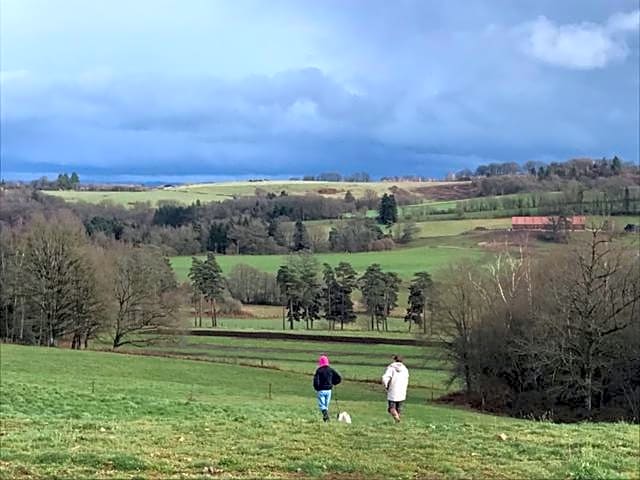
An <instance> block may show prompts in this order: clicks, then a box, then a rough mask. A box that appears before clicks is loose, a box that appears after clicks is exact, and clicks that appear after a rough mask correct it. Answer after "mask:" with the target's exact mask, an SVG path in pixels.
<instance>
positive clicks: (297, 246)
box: [293, 220, 311, 252]
mask: <svg viewBox="0 0 640 480" xmlns="http://www.w3.org/2000/svg"><path fill="white" fill-rule="evenodd" d="M310 248H311V243H310V242H309V234H308V233H307V229H306V227H305V226H304V223H302V220H297V221H296V223H295V227H294V231H293V251H294V252H301V251H303V250H309V249H310Z"/></svg>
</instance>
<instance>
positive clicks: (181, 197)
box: [46, 180, 465, 205]
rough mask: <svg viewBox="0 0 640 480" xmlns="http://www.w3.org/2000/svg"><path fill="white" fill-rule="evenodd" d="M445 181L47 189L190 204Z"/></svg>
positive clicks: (88, 198) (78, 197) (82, 196)
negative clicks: (132, 189)
mask: <svg viewBox="0 0 640 480" xmlns="http://www.w3.org/2000/svg"><path fill="white" fill-rule="evenodd" d="M443 183H444V182H315V181H310V182H307V181H295V180H267V181H262V182H221V183H203V184H193V185H180V186H175V187H159V188H153V189H149V190H145V191H142V192H120V191H99V192H98V191H72V190H69V191H62V190H60V191H47V192H46V193H47V194H50V195H54V196H56V197H60V198H64V199H65V200H68V201H72V202H77V201H84V202H89V203H99V202H102V201H111V202H114V203H119V204H123V205H129V204H133V203H136V202H149V203H151V204H152V205H157V204H158V202H161V201H173V202H178V203H184V204H191V203H193V202H195V201H196V200H200V202H203V203H204V202H219V201H222V200H226V199H229V198H233V197H236V196H250V195H255V194H256V189H259V191H261V192H262V193H263V194H267V193H275V194H280V192H282V191H283V190H284V191H286V192H287V193H288V194H289V195H306V194H320V195H323V196H326V197H329V198H331V197H333V198H343V197H344V195H345V193H346V192H347V190H350V191H351V193H352V194H353V195H354V196H356V197H362V196H363V195H364V192H365V191H366V190H373V191H375V192H376V193H378V194H379V195H382V194H383V193H391V190H390V188H391V187H393V186H394V185H395V186H398V187H400V188H402V189H404V190H407V191H409V192H412V193H417V194H419V190H417V189H423V188H425V187H431V186H437V185H442V184H443ZM460 183H465V182H446V185H456V184H460Z"/></svg>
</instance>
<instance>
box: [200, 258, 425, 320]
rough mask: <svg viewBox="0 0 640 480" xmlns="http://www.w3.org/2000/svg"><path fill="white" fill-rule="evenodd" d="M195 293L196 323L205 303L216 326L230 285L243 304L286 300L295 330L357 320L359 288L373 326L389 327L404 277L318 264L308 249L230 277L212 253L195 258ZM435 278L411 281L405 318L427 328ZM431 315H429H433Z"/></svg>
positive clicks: (286, 316) (288, 317)
mask: <svg viewBox="0 0 640 480" xmlns="http://www.w3.org/2000/svg"><path fill="white" fill-rule="evenodd" d="M189 279H190V281H191V287H192V289H193V291H194V292H195V293H196V295H195V297H194V315H195V324H196V326H202V312H203V311H204V309H203V307H202V305H203V304H204V305H205V309H206V310H207V311H208V312H209V315H210V318H211V326H212V327H215V326H216V325H217V321H216V319H217V316H216V304H217V303H220V302H221V301H223V300H224V295H225V291H226V290H228V291H230V292H231V294H232V295H233V296H234V297H235V298H237V299H238V300H241V301H243V302H244V303H270V304H272V305H274V304H275V305H282V307H283V313H282V322H283V323H282V327H283V329H284V328H286V327H287V325H288V328H289V329H292V330H293V329H294V328H295V325H296V324H300V323H304V325H305V328H307V329H313V328H314V322H316V321H318V320H321V319H324V320H326V321H327V322H328V323H329V326H330V328H331V329H336V328H337V326H338V325H339V326H340V329H341V330H342V329H344V327H345V325H347V324H349V323H352V322H354V321H355V320H356V317H357V316H356V313H355V305H354V301H353V298H352V294H353V293H354V292H355V291H356V290H360V292H361V297H362V304H363V309H364V312H365V313H366V314H367V316H368V319H369V320H368V323H367V324H368V326H369V329H370V330H378V331H388V329H389V327H388V318H389V316H390V315H391V312H392V310H393V309H394V308H396V307H397V306H398V292H399V289H400V286H401V284H402V281H401V279H400V277H399V276H398V275H397V274H396V273H394V272H384V271H383V270H382V269H381V267H380V265H378V264H372V265H369V267H367V269H366V270H365V271H364V272H363V273H362V274H361V275H358V273H357V272H356V271H355V270H354V268H353V267H352V266H351V265H350V264H349V263H348V262H340V263H339V264H338V265H337V266H335V267H333V266H331V265H329V264H327V263H324V264H323V265H322V266H320V265H319V263H318V261H317V259H316V258H315V257H314V256H313V255H312V254H310V253H309V252H301V253H297V254H292V255H290V256H289V257H288V260H287V263H286V264H284V265H281V266H280V268H279V269H278V272H277V274H276V275H275V276H273V275H271V274H268V273H265V272H259V271H257V270H255V269H253V268H252V267H248V266H246V265H238V266H236V267H235V268H234V269H233V270H232V271H231V272H230V274H229V276H228V278H227V277H225V276H224V275H223V274H222V271H221V269H220V267H219V265H218V263H217V261H216V259H215V256H214V255H213V254H212V253H209V254H208V255H207V258H206V260H204V261H202V260H200V259H198V258H195V257H194V258H193V259H192V264H191V268H190V270H189ZM432 290H433V282H432V280H431V276H430V274H429V273H428V272H418V273H416V274H415V278H414V279H413V280H412V281H411V282H410V285H409V292H410V295H409V302H408V307H407V312H406V315H405V317H404V318H405V321H406V322H408V324H409V330H411V326H412V325H420V326H422V328H423V331H424V332H427V319H428V317H429V311H430V308H431V307H432V305H433V302H432ZM429 320H430V317H429Z"/></svg>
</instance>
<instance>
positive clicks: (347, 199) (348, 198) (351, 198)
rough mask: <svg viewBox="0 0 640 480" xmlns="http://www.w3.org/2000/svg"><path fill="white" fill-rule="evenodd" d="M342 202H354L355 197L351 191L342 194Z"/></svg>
mask: <svg viewBox="0 0 640 480" xmlns="http://www.w3.org/2000/svg"><path fill="white" fill-rule="evenodd" d="M344 201H345V202H347V203H354V202H355V201H356V197H354V196H353V193H351V190H347V193H345V194H344Z"/></svg>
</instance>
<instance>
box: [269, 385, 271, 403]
mask: <svg viewBox="0 0 640 480" xmlns="http://www.w3.org/2000/svg"><path fill="white" fill-rule="evenodd" d="M269 400H271V384H269Z"/></svg>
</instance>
